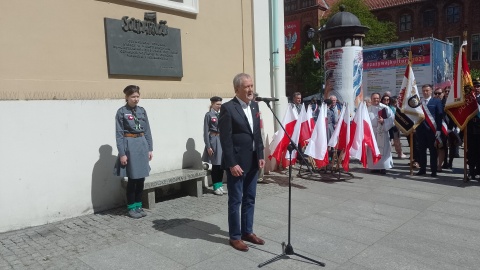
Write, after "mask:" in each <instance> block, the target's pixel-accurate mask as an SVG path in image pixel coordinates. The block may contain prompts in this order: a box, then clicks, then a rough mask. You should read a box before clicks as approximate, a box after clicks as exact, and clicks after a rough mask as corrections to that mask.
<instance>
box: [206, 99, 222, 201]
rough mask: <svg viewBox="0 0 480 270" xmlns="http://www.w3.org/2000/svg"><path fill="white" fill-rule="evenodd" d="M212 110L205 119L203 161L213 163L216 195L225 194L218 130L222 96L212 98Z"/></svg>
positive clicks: (213, 182)
mask: <svg viewBox="0 0 480 270" xmlns="http://www.w3.org/2000/svg"><path fill="white" fill-rule="evenodd" d="M210 102H211V104H210V111H209V112H207V113H206V114H205V118H204V121H203V141H204V142H205V150H204V151H203V156H202V161H204V162H208V163H211V164H212V174H211V176H212V184H213V193H215V195H223V194H224V193H226V192H225V190H224V189H223V169H222V168H221V165H222V146H221V145H220V132H219V130H218V116H219V114H220V107H221V106H222V98H221V97H217V96H213V97H212V98H210Z"/></svg>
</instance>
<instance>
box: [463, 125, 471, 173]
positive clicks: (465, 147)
mask: <svg viewBox="0 0 480 270" xmlns="http://www.w3.org/2000/svg"><path fill="white" fill-rule="evenodd" d="M464 130H465V131H464V132H463V182H468V181H469V180H470V179H468V174H467V158H468V157H467V152H468V150H467V146H468V140H467V138H468V137H467V130H466V129H465V128H464Z"/></svg>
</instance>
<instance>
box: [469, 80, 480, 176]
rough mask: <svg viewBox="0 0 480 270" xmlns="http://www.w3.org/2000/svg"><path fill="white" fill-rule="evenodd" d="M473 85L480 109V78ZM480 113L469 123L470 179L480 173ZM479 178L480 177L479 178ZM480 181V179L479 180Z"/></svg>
mask: <svg viewBox="0 0 480 270" xmlns="http://www.w3.org/2000/svg"><path fill="white" fill-rule="evenodd" d="M473 87H474V89H475V96H476V97H477V104H478V106H479V109H480V79H479V78H477V79H475V80H474V81H473ZM479 136H480V113H478V114H477V115H475V116H474V117H473V118H472V119H470V121H468V124H467V141H468V144H467V147H468V149H467V163H468V172H469V176H470V179H475V176H477V175H479V174H480V157H479V156H478V153H479V151H480V141H479V140H478V137H479ZM477 180H478V179H477ZM479 181H480V180H479Z"/></svg>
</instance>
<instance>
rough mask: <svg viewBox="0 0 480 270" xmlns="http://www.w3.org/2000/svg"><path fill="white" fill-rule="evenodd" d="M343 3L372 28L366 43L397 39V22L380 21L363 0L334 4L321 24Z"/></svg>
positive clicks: (365, 24)
mask: <svg viewBox="0 0 480 270" xmlns="http://www.w3.org/2000/svg"><path fill="white" fill-rule="evenodd" d="M341 5H344V6H345V11H348V12H350V13H352V14H354V15H355V16H357V17H358V19H359V20H360V23H361V24H362V25H364V26H368V27H369V28H370V30H369V31H368V32H367V33H366V34H365V39H364V44H365V45H372V44H380V43H386V42H392V41H395V40H397V35H396V25H395V23H393V22H381V21H379V20H378V19H377V17H375V15H373V13H372V12H370V10H369V8H368V6H367V5H366V4H365V3H364V2H363V1H358V0H340V1H338V2H337V3H335V4H334V5H332V6H331V8H330V13H329V16H328V17H327V18H325V19H322V20H321V25H324V24H325V23H326V22H327V21H328V20H329V19H330V18H331V17H332V16H333V15H335V14H336V13H337V12H339V11H340V6H341Z"/></svg>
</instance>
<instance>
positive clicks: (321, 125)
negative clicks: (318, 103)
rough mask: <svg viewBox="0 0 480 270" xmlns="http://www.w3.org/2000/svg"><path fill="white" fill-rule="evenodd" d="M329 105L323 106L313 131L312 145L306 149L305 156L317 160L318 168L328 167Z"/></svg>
mask: <svg viewBox="0 0 480 270" xmlns="http://www.w3.org/2000/svg"><path fill="white" fill-rule="evenodd" d="M326 118H327V105H326V104H322V107H320V113H319V115H318V118H317V124H316V125H315V128H314V129H313V133H312V138H311V139H310V143H309V144H308V146H307V148H306V149H305V154H306V155H308V156H310V157H312V158H313V159H314V160H315V164H316V165H317V167H318V168H321V167H324V166H326V165H328V151H327V148H328V147H327V119H326Z"/></svg>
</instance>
